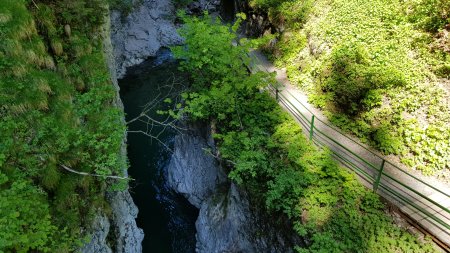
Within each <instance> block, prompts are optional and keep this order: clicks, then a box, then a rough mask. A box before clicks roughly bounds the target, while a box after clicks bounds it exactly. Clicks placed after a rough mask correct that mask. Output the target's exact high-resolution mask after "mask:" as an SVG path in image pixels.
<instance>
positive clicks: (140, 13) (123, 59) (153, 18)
mask: <svg viewBox="0 0 450 253" xmlns="http://www.w3.org/2000/svg"><path fill="white" fill-rule="evenodd" d="M134 2H136V4H137V3H138V1H134ZM174 11H175V10H174V6H173V4H172V2H171V1H170V0H143V2H142V4H138V5H137V6H136V7H135V9H134V10H133V11H132V12H131V13H130V14H129V15H128V16H126V17H124V16H123V14H122V13H120V12H118V11H113V12H112V13H111V24H112V27H111V31H112V33H111V39H112V44H113V45H114V56H115V61H116V74H117V77H118V78H122V77H123V76H124V75H125V72H126V68H127V67H130V66H133V65H136V64H139V63H141V62H143V61H144V60H145V59H147V58H148V57H151V56H155V55H156V54H157V52H158V50H159V49H160V48H161V47H169V46H173V45H178V44H181V43H182V42H183V39H182V38H181V37H180V36H179V35H178V33H177V31H176V28H175V25H174V19H175V15H174Z"/></svg>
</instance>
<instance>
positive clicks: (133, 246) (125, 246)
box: [108, 191, 144, 253]
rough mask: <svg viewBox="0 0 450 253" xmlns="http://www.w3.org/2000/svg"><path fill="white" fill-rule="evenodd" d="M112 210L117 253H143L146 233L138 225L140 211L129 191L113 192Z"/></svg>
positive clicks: (110, 197) (110, 198)
mask: <svg viewBox="0 0 450 253" xmlns="http://www.w3.org/2000/svg"><path fill="white" fill-rule="evenodd" d="M108 200H109V203H110V205H111V210H112V226H113V228H114V233H115V236H114V238H115V239H116V240H115V243H116V245H115V252H123V253H137V252H142V245H141V243H142V240H143V239H144V232H143V231H142V229H140V228H138V227H137V225H136V218H137V214H138V209H137V207H136V205H135V204H134V202H133V199H132V198H131V195H130V193H129V192H128V191H119V192H113V193H111V194H110V195H109V196H108Z"/></svg>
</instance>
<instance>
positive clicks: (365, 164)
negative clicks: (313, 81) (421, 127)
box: [250, 51, 450, 246]
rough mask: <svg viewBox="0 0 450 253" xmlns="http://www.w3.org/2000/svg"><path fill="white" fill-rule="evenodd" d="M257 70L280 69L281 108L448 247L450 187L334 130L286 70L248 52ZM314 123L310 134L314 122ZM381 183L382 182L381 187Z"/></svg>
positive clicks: (449, 234) (365, 183)
mask: <svg viewBox="0 0 450 253" xmlns="http://www.w3.org/2000/svg"><path fill="white" fill-rule="evenodd" d="M250 56H251V58H252V63H251V66H252V70H253V71H258V70H260V71H265V72H270V73H272V72H274V71H276V73H277V75H276V79H277V81H278V83H279V88H278V92H277V91H276V89H275V88H272V89H271V91H272V92H273V94H274V95H275V96H277V97H278V102H279V104H280V105H281V106H282V107H283V108H284V109H286V110H287V111H288V112H289V113H290V114H291V115H292V116H293V117H294V118H296V119H297V121H298V122H299V123H300V125H301V126H302V128H303V130H304V132H305V134H306V135H307V136H310V137H311V136H312V138H311V139H312V141H313V142H314V143H315V144H317V145H318V146H320V147H327V148H329V149H330V150H331V151H332V153H333V156H334V158H336V160H337V161H339V162H340V163H341V164H342V165H344V166H345V167H347V168H350V169H351V170H353V171H354V172H356V174H358V176H359V179H360V181H361V182H362V183H363V184H364V185H365V186H367V187H369V188H372V189H374V190H375V191H376V192H377V193H378V194H379V195H381V196H382V197H383V198H385V199H387V200H388V201H389V202H391V203H392V204H393V205H395V206H397V207H398V208H399V209H400V210H401V211H402V212H403V213H404V214H406V215H407V216H409V217H410V218H411V219H412V220H413V221H415V222H416V223H417V224H418V225H420V226H421V227H422V228H424V229H426V230H427V231H428V232H429V233H430V234H432V235H433V236H434V237H436V238H438V239H439V240H440V241H441V242H443V243H445V244H446V245H447V246H450V187H449V186H448V185H446V184H444V183H442V182H439V181H437V180H436V179H435V178H432V177H425V176H423V175H422V174H421V173H420V172H418V171H413V170H411V169H408V168H406V167H405V166H404V165H402V164H400V163H399V162H398V159H397V158H396V157H391V156H383V155H382V154H380V153H379V152H377V151H375V150H373V149H371V148H370V147H368V146H367V145H365V144H363V143H361V142H360V141H359V140H357V139H356V138H353V137H349V136H348V135H345V134H343V133H342V132H341V131H340V130H339V129H337V128H336V127H334V126H332V125H331V124H330V123H329V122H328V120H327V119H326V117H325V116H324V115H323V113H322V112H321V111H320V110H318V109H316V108H314V107H313V106H312V105H311V104H309V103H308V97H307V96H306V95H305V94H304V93H302V92H301V91H300V90H298V89H297V88H295V87H293V86H292V85H291V84H290V82H289V80H288V78H287V75H286V71H285V70H284V69H278V68H276V67H275V66H274V65H273V64H272V63H271V62H269V61H268V60H267V58H266V57H265V56H264V55H263V54H262V53H260V52H259V51H252V52H251V53H250ZM313 115H314V124H313V128H312V131H311V122H312V118H313ZM377 182H379V184H378V183H377Z"/></svg>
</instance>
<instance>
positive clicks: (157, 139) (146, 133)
mask: <svg viewBox="0 0 450 253" xmlns="http://www.w3.org/2000/svg"><path fill="white" fill-rule="evenodd" d="M127 132H128V133H139V134H143V135H145V136H147V137H150V138H152V139H154V140H156V141H158V142H159V143H160V144H161V145H163V146H164V147H165V148H166V149H167V150H169V151H170V152H172V153H173V150H172V149H170V148H169V146H167V145H166V144H165V143H164V142H162V141H161V140H160V139H159V135H160V134H161V133H159V134H158V135H156V136H154V135H151V134H149V133H148V132H144V131H142V130H136V131H127Z"/></svg>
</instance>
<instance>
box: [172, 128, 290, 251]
mask: <svg viewBox="0 0 450 253" xmlns="http://www.w3.org/2000/svg"><path fill="white" fill-rule="evenodd" d="M208 129H209V128H206V129H205V128H204V127H201V128H198V125H196V126H194V127H192V126H191V127H190V130H191V131H190V133H189V134H181V135H178V136H177V137H176V139H175V146H174V153H173V155H172V158H171V161H170V164H169V167H168V182H169V185H170V186H171V187H172V188H173V189H174V190H175V191H176V192H178V193H181V194H182V195H184V196H186V198H187V199H188V200H189V202H191V203H192V204H193V205H194V206H196V207H197V208H199V209H200V212H199V217H198V219H197V222H196V229H197V236H196V237H197V244H196V251H197V252H199V253H232V252H236V253H237V252H242V253H244V252H249V253H251V252H283V253H286V252H292V247H291V246H290V245H292V240H291V239H292V238H289V236H285V235H284V234H283V233H281V232H280V231H279V228H277V227H276V226H274V225H273V224H272V223H271V222H270V221H269V220H268V219H267V217H265V216H264V215H263V211H261V210H257V208H252V206H251V204H250V201H249V197H248V194H247V193H246V192H245V191H243V190H240V189H239V187H237V186H236V185H235V184H233V183H231V182H229V181H228V180H226V177H225V173H224V171H223V169H222V167H221V166H220V165H219V163H217V162H216V161H215V159H214V157H213V156H212V155H211V154H210V152H205V151H204V150H205V149H211V152H212V153H214V148H213V146H214V143H213V142H212V138H211V134H210V130H208ZM200 133H206V135H200ZM287 228H288V229H287V230H286V231H287V232H286V234H290V233H291V232H292V231H290V229H289V228H290V226H287Z"/></svg>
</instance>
